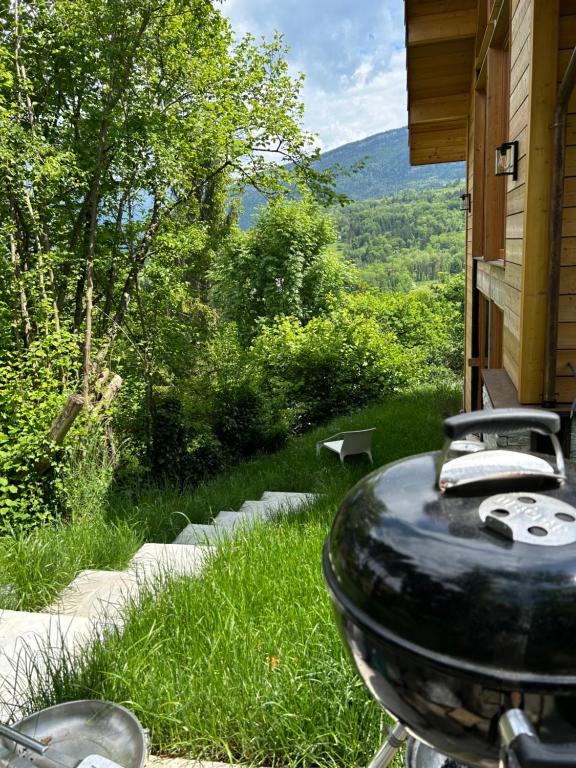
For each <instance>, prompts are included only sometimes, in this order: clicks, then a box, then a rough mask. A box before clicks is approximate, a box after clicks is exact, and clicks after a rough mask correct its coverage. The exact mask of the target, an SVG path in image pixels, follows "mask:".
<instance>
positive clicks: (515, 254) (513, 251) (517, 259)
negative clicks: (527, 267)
mask: <svg viewBox="0 0 576 768" xmlns="http://www.w3.org/2000/svg"><path fill="white" fill-rule="evenodd" d="M523 260H524V242H523V241H522V240H510V239H507V240H506V265H508V263H510V264H518V265H521V264H522V263H523Z"/></svg>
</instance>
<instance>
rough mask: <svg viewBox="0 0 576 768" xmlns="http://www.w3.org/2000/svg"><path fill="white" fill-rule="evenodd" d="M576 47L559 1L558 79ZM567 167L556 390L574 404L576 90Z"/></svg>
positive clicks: (568, 11) (574, 21) (574, 20)
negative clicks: (569, 364)
mask: <svg viewBox="0 0 576 768" xmlns="http://www.w3.org/2000/svg"><path fill="white" fill-rule="evenodd" d="M574 46H576V0H562V1H561V3H560V30H559V37H558V47H559V50H558V82H560V80H561V79H562V76H563V75H564V72H565V70H566V67H567V65H568V61H569V59H570V55H571V53H572V51H573V49H574ZM566 143H567V145H568V146H567V151H566V170H565V184H564V220H563V231H562V234H563V238H562V267H561V273H560V307H559V317H558V320H559V324H558V356H557V370H556V373H557V379H556V391H557V392H558V398H559V400H560V401H561V402H565V403H571V402H572V400H573V399H574V396H575V395H576V380H575V379H574V376H573V375H572V373H571V370H570V368H569V366H568V363H572V364H573V365H575V366H576V93H575V94H574V95H573V96H572V99H571V101H570V107H569V115H568V129H567V133H566Z"/></svg>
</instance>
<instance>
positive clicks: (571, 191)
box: [564, 176, 576, 234]
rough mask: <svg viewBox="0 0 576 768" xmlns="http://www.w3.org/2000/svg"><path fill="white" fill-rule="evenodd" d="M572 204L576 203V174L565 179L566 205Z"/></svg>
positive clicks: (566, 206)
mask: <svg viewBox="0 0 576 768" xmlns="http://www.w3.org/2000/svg"><path fill="white" fill-rule="evenodd" d="M572 205H576V176H569V177H568V178H566V179H564V207H565V208H569V207H570V206H572ZM564 234H567V233H564Z"/></svg>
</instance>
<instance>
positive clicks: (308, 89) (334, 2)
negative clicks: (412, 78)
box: [222, 0, 408, 150]
mask: <svg viewBox="0 0 576 768" xmlns="http://www.w3.org/2000/svg"><path fill="white" fill-rule="evenodd" d="M222 10H223V12H224V13H225V14H226V15H227V16H228V17H229V18H230V20H231V22H232V27H233V28H234V30H235V32H236V33H237V34H239V35H242V34H244V33H245V32H252V33H253V34H255V35H256V36H260V35H264V36H265V37H266V38H271V36H272V34H273V32H274V31H275V30H278V31H279V32H282V33H283V35H284V39H285V41H286V43H287V44H288V45H289V46H290V53H289V55H288V62H289V65H290V70H291V71H292V72H294V73H296V72H303V73H304V74H305V75H306V83H305V86H304V90H303V93H302V98H303V101H304V105H305V109H306V112H305V119H304V125H305V127H306V128H307V129H308V130H310V131H313V132H314V133H318V134H319V138H318V143H319V145H320V147H321V149H323V150H327V149H332V148H334V147H338V146H340V145H342V144H347V143H348V142H350V141H357V140H358V139H363V138H364V137H366V136H371V135H372V134H374V133H379V132H381V131H387V130H390V129H391V128H399V127H400V126H402V125H406V123H407V120H408V118H407V113H406V64H405V52H404V3H403V0H224V3H223V5H222Z"/></svg>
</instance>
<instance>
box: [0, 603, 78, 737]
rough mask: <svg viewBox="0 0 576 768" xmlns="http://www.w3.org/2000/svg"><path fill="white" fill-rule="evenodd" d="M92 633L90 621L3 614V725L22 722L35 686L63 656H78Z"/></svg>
mask: <svg viewBox="0 0 576 768" xmlns="http://www.w3.org/2000/svg"><path fill="white" fill-rule="evenodd" d="M92 632H93V627H92V622H91V621H90V619H88V618H86V617H79V616H53V615H51V614H49V613H29V612H26V611H0V721H1V722H14V721H16V720H18V719H20V718H21V717H22V716H23V714H24V713H23V712H22V711H21V709H20V707H21V705H22V704H23V703H24V702H25V701H26V699H27V696H28V691H29V688H30V687H31V685H32V684H37V683H38V682H39V681H40V680H42V679H43V677H44V676H45V675H46V673H47V670H48V668H49V667H54V666H56V665H58V663H59V660H60V658H61V657H62V655H64V656H67V657H71V656H72V655H74V654H75V653H76V652H77V651H78V650H79V649H80V648H81V647H82V646H83V645H85V644H86V643H87V642H88V641H89V639H90V637H91V635H92Z"/></svg>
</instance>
